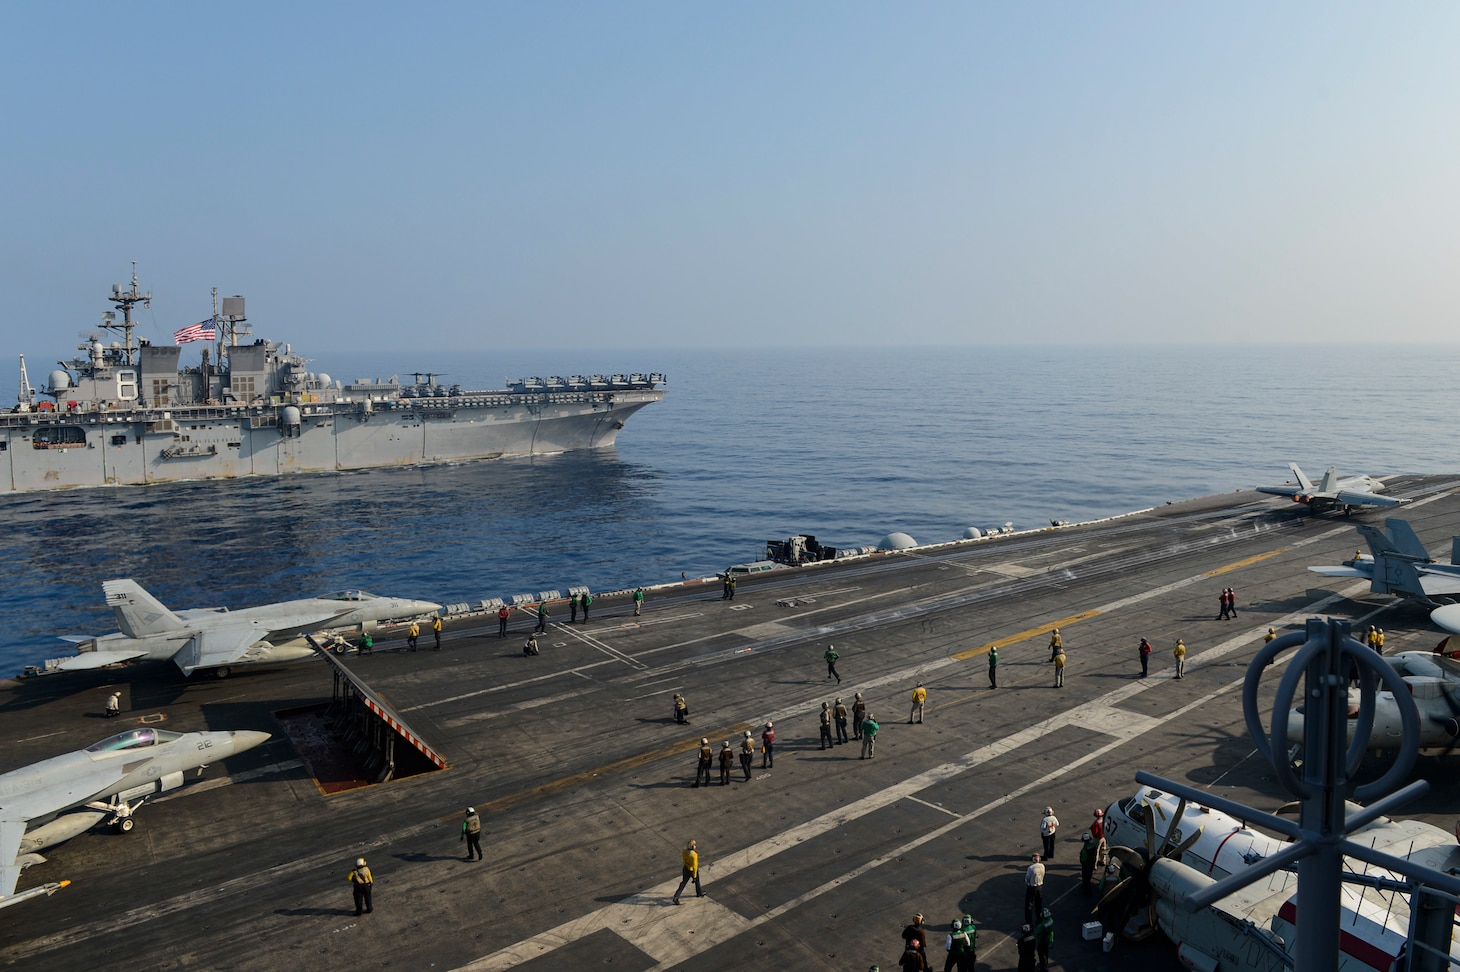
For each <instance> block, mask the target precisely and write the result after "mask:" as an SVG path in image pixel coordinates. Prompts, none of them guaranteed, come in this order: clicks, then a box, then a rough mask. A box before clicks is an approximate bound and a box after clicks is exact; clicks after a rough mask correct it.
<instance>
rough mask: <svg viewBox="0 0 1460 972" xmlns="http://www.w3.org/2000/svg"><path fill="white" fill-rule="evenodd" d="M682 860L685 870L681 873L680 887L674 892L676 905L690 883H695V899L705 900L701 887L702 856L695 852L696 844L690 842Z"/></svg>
mask: <svg viewBox="0 0 1460 972" xmlns="http://www.w3.org/2000/svg"><path fill="white" fill-rule="evenodd" d="M679 856H680V858H681V859H682V860H683V861H684V869H683V870H682V871H680V877H679V887H678V888H677V889H676V890H675V892H674V903H675V904H679V896H680V894H681V893H682V892H683V891H684V886H685V885H686V884H688V883H689V882H691V881H693V882H694V883H695V897H696V898H703V897H704V896H705V892H704V889H703V888H701V887H700V855H699V852H698V851H696V850H695V842H694V841H690V842H689V843H688V844H686V845H685V846H684V851H683V853H681V854H680V855H679Z"/></svg>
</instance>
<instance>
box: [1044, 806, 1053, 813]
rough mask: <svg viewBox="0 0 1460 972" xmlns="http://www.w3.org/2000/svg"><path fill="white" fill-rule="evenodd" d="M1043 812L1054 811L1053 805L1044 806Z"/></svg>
mask: <svg viewBox="0 0 1460 972" xmlns="http://www.w3.org/2000/svg"><path fill="white" fill-rule="evenodd" d="M1044 812H1045V813H1054V807H1045V808H1044Z"/></svg>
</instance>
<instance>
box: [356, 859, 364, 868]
mask: <svg viewBox="0 0 1460 972" xmlns="http://www.w3.org/2000/svg"><path fill="white" fill-rule="evenodd" d="M355 866H356V867H364V866H365V858H363V857H357V858H355Z"/></svg>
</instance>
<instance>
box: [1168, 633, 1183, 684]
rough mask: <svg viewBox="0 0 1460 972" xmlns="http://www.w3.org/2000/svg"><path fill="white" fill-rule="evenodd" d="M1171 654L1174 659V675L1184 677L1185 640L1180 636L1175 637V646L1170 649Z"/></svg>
mask: <svg viewBox="0 0 1460 972" xmlns="http://www.w3.org/2000/svg"><path fill="white" fill-rule="evenodd" d="M1171 655H1172V657H1173V658H1175V659H1176V677H1177V678H1185V677H1186V642H1184V641H1182V640H1181V639H1180V638H1177V639H1176V647H1175V648H1172V649H1171Z"/></svg>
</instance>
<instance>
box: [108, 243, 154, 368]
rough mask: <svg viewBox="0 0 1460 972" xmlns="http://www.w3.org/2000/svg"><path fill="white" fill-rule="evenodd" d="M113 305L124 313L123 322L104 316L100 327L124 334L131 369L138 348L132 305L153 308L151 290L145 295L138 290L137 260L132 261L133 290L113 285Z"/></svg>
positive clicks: (111, 315)
mask: <svg viewBox="0 0 1460 972" xmlns="http://www.w3.org/2000/svg"><path fill="white" fill-rule="evenodd" d="M112 303H113V304H115V305H116V307H117V310H119V311H121V312H122V320H121V322H120V323H118V322H117V319H116V315H115V314H103V315H102V319H101V324H99V325H98V326H99V327H103V328H105V329H107V330H108V331H121V332H122V346H123V348H124V349H125V351H126V362H127V365H128V366H129V367H130V366H132V365H135V364H136V361H135V360H134V358H133V351H135V350H136V347H135V345H133V344H132V329H133V328H134V327H136V326H137V324H136V322H135V321H133V320H132V305H133V304H141V305H142V306H143V307H151V306H152V291H150V290H149V291H147V293H145V294H144V293H142V292H141V291H139V290H138V289H137V261H136V260H133V261H132V289H130V290H126V291H123V290H122V285H121V284H112Z"/></svg>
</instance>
